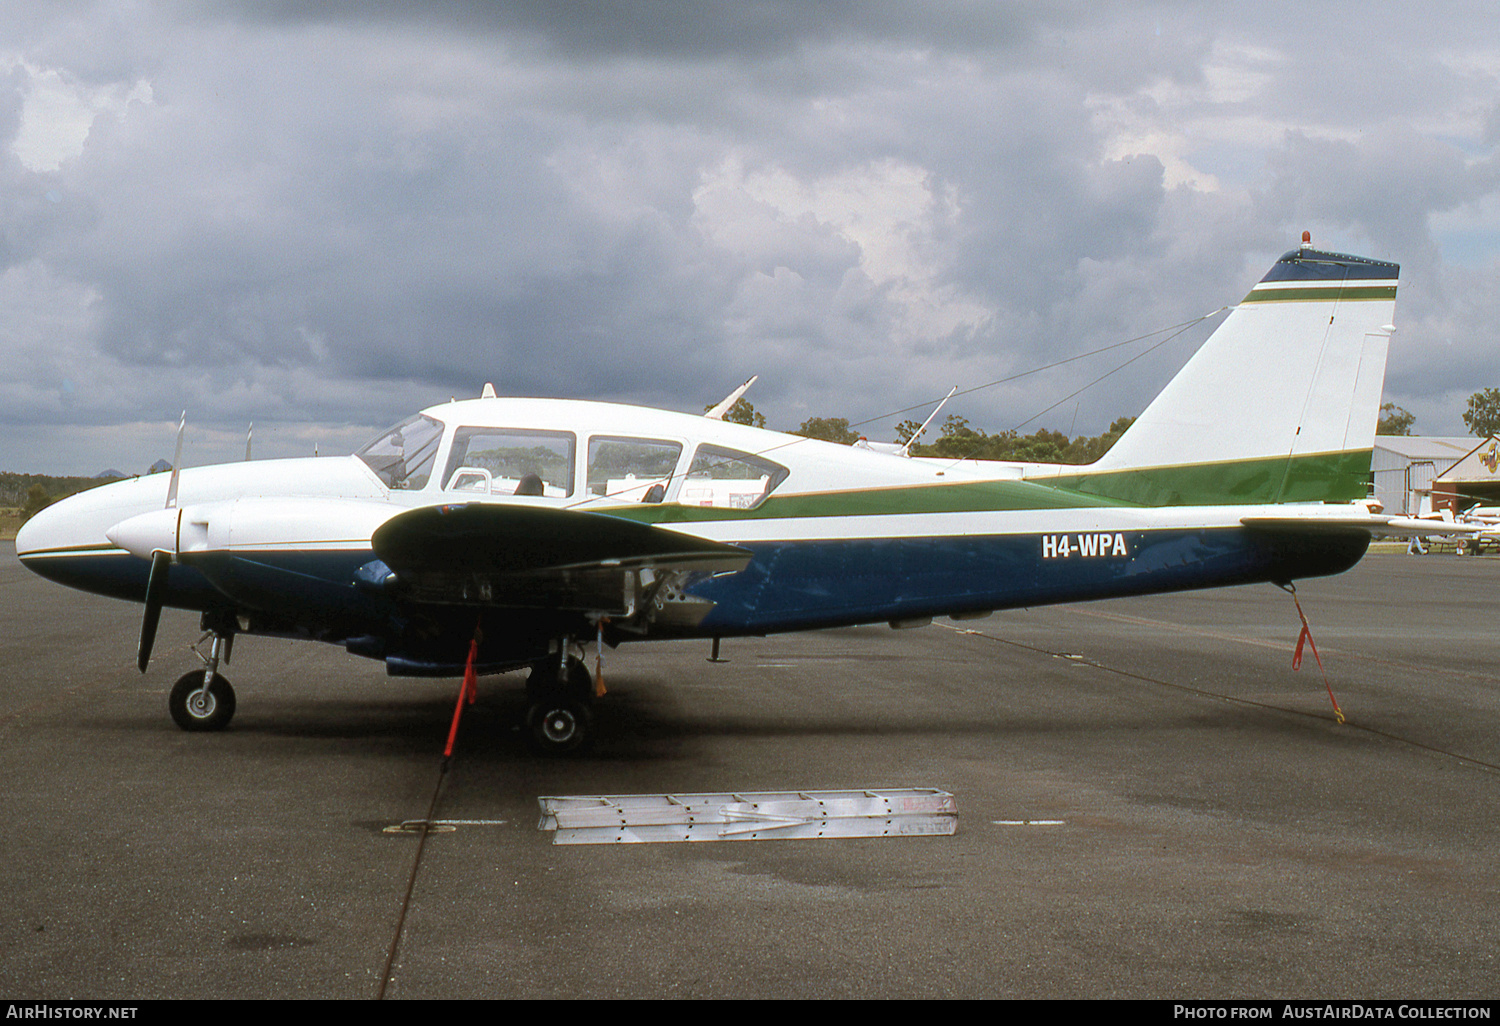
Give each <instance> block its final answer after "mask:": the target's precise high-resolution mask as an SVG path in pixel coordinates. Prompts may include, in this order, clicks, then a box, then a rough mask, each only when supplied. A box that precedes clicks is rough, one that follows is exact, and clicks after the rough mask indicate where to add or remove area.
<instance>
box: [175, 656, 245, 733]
mask: <svg viewBox="0 0 1500 1026" xmlns="http://www.w3.org/2000/svg"><path fill="white" fill-rule="evenodd" d="M167 708H168V709H170V710H171V712H172V721H173V722H174V723H176V724H177V725H178V726H179V727H181V728H182V729H183V730H190V731H200V730H223V729H224V728H225V727H227V726H229V721H230V720H231V719H233V718H234V688H232V687H230V686H229V681H227V680H225V679H224V678H223V677H221V676H219V675H218V674H217V673H216V674H214V677H213V682H212V683H211V684H210V685H209V686H208V689H207V690H204V687H203V671H202V670H194V671H193V672H191V673H185V674H183V675H182V676H181V677H179V678H178V679H177V683H176V684H173V685H172V693H171V694H170V695H168V696H167Z"/></svg>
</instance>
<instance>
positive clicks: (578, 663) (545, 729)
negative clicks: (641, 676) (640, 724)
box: [526, 644, 594, 755]
mask: <svg viewBox="0 0 1500 1026" xmlns="http://www.w3.org/2000/svg"><path fill="white" fill-rule="evenodd" d="M568 648H569V646H568V645H567V644H562V645H559V646H558V654H557V655H556V656H555V657H552V658H549V659H545V660H543V661H541V662H539V663H537V664H536V665H534V666H533V667H532V668H531V676H530V677H528V678H527V680H526V732H527V734H528V736H529V738H530V740H531V745H532V747H533V748H535V749H536V750H537V751H538V752H540V753H542V754H544V755H566V754H567V753H569V752H574V751H577V750H578V749H580V748H582V747H583V746H584V745H586V744H587V743H588V742H589V740H590V735H591V733H592V731H591V728H592V726H593V720H594V714H593V706H594V680H593V677H592V676H591V675H590V674H589V671H588V667H587V666H585V665H584V664H583V660H581V659H579V658H577V657H574V656H569V655H568V654H567V651H568Z"/></svg>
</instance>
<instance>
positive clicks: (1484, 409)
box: [1375, 388, 1500, 438]
mask: <svg viewBox="0 0 1500 1026" xmlns="http://www.w3.org/2000/svg"><path fill="white" fill-rule="evenodd" d="M1463 416H1464V425H1465V426H1466V427H1467V428H1468V429H1469V434H1471V435H1474V436H1475V437H1476V438H1489V437H1491V436H1493V435H1500V388H1486V389H1484V390H1483V391H1481V392H1475V393H1474V394H1473V395H1471V396H1469V408H1468V409H1467V410H1465V411H1464V415H1463ZM1416 422H1417V418H1416V415H1415V414H1413V413H1411V412H1409V411H1407V410H1403V409H1402V408H1401V407H1399V406H1397V405H1396V404H1395V403H1386V404H1385V405H1384V406H1382V407H1381V408H1380V420H1379V422H1378V423H1377V424H1376V425H1375V433H1376V434H1377V435H1409V434H1411V429H1412V426H1413V425H1415V424H1416Z"/></svg>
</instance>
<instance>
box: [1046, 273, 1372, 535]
mask: <svg viewBox="0 0 1500 1026" xmlns="http://www.w3.org/2000/svg"><path fill="white" fill-rule="evenodd" d="M1399 272H1400V268H1399V267H1398V266H1397V265H1396V264H1391V263H1384V262H1381V261H1377V260H1370V259H1367V258H1365V257H1356V256H1345V255H1342V254H1338V253H1325V252H1322V251H1320V250H1315V249H1312V248H1311V247H1309V246H1308V245H1306V244H1304V245H1303V246H1302V247H1301V248H1300V249H1294V250H1292V251H1291V252H1289V253H1287V254H1286V255H1284V256H1283V257H1282V258H1281V259H1280V260H1278V261H1277V262H1276V265H1275V266H1274V267H1272V268H1271V270H1270V272H1269V273H1268V274H1267V275H1266V276H1265V277H1264V278H1262V279H1261V280H1260V283H1259V284H1257V285H1256V286H1255V288H1253V289H1252V290H1251V291H1250V294H1249V295H1247V296H1246V297H1245V298H1244V299H1243V300H1241V301H1240V304H1239V306H1237V307H1235V309H1234V310H1233V311H1232V312H1231V313H1230V314H1229V316H1228V318H1226V319H1225V321H1224V323H1223V324H1221V325H1219V327H1218V329H1217V330H1216V331H1215V332H1214V333H1213V334H1212V335H1211V336H1209V339H1208V341H1207V342H1205V343H1204V344H1203V346H1202V348H1200V349H1199V350H1198V352H1197V353H1196V354H1194V356H1193V357H1192V359H1190V360H1189V361H1188V362H1187V364H1186V365H1185V366H1184V367H1183V368H1182V370H1181V371H1179V372H1178V374H1177V376H1176V377H1175V378H1173V379H1172V381H1171V382H1170V383H1169V384H1168V385H1167V387H1166V388H1165V389H1164V390H1163V391H1162V393H1161V394H1160V395H1158V396H1157V397H1156V399H1155V400H1154V401H1153V402H1152V403H1151V405H1150V406H1148V407H1147V408H1146V411H1145V412H1144V413H1143V414H1141V416H1140V417H1139V418H1137V419H1136V421H1135V423H1134V424H1132V425H1131V426H1130V429H1129V430H1128V431H1126V432H1125V434H1124V435H1122V436H1121V437H1120V440H1119V441H1118V442H1116V443H1115V445H1114V447H1113V448H1111V449H1110V451H1109V452H1108V453H1106V454H1105V455H1104V457H1103V458H1101V459H1100V460H1099V461H1098V462H1097V463H1095V464H1094V465H1093V466H1091V467H1089V468H1087V469H1086V470H1084V471H1083V472H1082V473H1081V474H1079V475H1077V476H1076V477H1068V476H1065V477H1064V478H1061V479H1058V480H1057V482H1056V483H1058V484H1061V485H1063V486H1064V487H1069V488H1074V489H1077V490H1079V491H1083V492H1088V493H1090V494H1097V495H1105V496H1109V497H1111V498H1115V499H1120V500H1123V501H1128V502H1136V503H1141V504H1143V505H1153V506H1176V505H1217V504H1235V503H1268V502H1311V501H1348V500H1351V499H1360V498H1363V497H1364V496H1365V494H1366V487H1367V479H1368V475H1369V472H1370V450H1371V448H1372V446H1373V445H1374V440H1375V422H1376V419H1377V417H1378V415H1379V407H1380V397H1381V389H1382V387H1383V385H1384V380H1385V358H1386V350H1387V347H1388V345H1389V342H1390V333H1391V331H1392V330H1393V328H1392V327H1391V320H1392V317H1393V315H1394V312H1395V304H1396V278H1397V275H1398V274H1399Z"/></svg>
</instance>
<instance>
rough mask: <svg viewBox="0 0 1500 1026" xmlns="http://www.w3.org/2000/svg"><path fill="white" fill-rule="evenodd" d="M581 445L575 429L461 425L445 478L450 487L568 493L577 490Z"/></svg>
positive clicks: (554, 494) (506, 492)
mask: <svg viewBox="0 0 1500 1026" xmlns="http://www.w3.org/2000/svg"><path fill="white" fill-rule="evenodd" d="M577 446H578V439H577V438H576V437H575V436H574V435H573V434H572V432H563V431H527V430H524V429H522V428H481V427H461V428H459V429H458V430H456V431H455V432H454V433H453V448H452V449H451V450H449V452H448V466H447V469H446V470H444V472H443V480H444V482H445V483H446V487H447V488H448V489H450V490H457V491H465V492H480V493H485V492H490V493H493V494H495V495H547V496H552V497H554V498H565V497H567V496H569V495H572V494H573V454H574V452H575V451H576V450H577Z"/></svg>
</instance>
